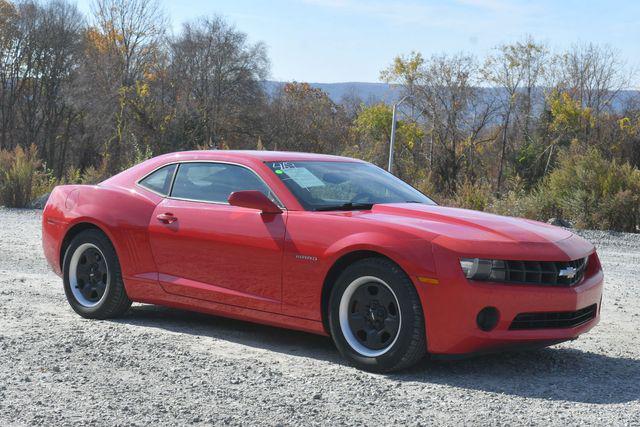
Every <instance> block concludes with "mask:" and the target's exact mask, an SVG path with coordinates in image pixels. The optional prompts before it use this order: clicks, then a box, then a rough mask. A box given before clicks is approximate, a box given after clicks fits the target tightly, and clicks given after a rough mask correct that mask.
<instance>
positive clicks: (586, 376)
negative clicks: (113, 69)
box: [0, 209, 640, 425]
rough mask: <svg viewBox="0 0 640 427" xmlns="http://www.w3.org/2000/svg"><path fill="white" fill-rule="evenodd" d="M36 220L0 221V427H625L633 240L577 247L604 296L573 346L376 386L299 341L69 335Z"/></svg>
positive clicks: (631, 382)
mask: <svg viewBox="0 0 640 427" xmlns="http://www.w3.org/2000/svg"><path fill="white" fill-rule="evenodd" d="M40 217H41V214H40V212H38V211H31V210H8V209H0V220H1V229H0V425H22V424H47V425H70V424H99V425H103V424H105V425H114V424H119V425H131V424H134V425H149V424H163V425H164V424H189V423H195V424H200V423H202V424H232V425H236V424H252V425H253V424H260V425H263V424H266V425H274V424H284V425H292V424H304V425H309V424H322V425H328V424H331V425H336V424H347V425H351V424H357V425H362V424H366V425H374V424H384V425H389V424H409V425H418V424H423V425H424V424H431V423H437V424H443V425H460V424H465V425H466V424H536V425H537V424H543V425H546V424H554V425H556V424H563V425H566V424H569V425H575V424H587V425H596V424H605V425H640V339H639V332H638V329H639V328H638V326H640V283H639V282H638V279H637V276H638V275H637V273H638V270H639V269H640V267H639V266H640V236H637V235H631V234H620V233H606V232H581V234H582V235H583V236H585V237H587V238H588V239H590V240H591V241H593V242H594V243H595V244H596V246H597V247H598V249H599V253H600V257H601V259H602V262H603V265H604V269H605V275H606V290H605V298H604V305H603V309H602V320H601V322H600V325H599V326H597V327H596V328H595V329H594V330H593V331H591V332H590V333H588V334H586V335H583V336H582V337H581V338H580V339H578V340H577V341H574V342H570V343H564V344H560V345H557V346H554V347H552V348H549V349H544V350H539V351H535V352H529V353H508V354H499V355H492V356H485V357H482V358H477V359H471V360H465V361H455V362H429V361H425V362H424V363H422V364H421V365H420V366H418V367H416V368H414V369H412V370H410V371H408V372H403V373H400V374H393V375H376V374H369V373H366V372H361V371H358V370H356V369H354V368H351V367H348V366H346V365H344V364H343V362H342V360H341V358H340V356H339V355H338V353H337V351H336V350H335V349H334V347H333V345H332V344H331V341H330V340H329V339H327V338H324V337H318V336H314V335H309V334H304V333H298V332H291V331H287V330H282V329H276V328H271V327H265V326H258V325H253V324H249V323H244V322H239V321H233V320H227V319H222V318H217V317H210V316H204V315H198V314H192V313H188V312H184V311H179V310H173V309H165V308H160V307H155V306H148V305H134V306H133V308H132V309H131V311H130V312H129V314H128V315H127V316H126V317H124V318H123V319H119V320H116V321H91V320H84V319H82V318H80V317H79V316H77V315H76V314H74V313H73V312H72V310H71V308H70V307H69V306H68V305H67V303H66V301H65V297H64V292H63V290H62V286H61V281H60V279H59V278H58V277H57V276H55V275H54V274H53V273H52V272H50V271H49V270H48V268H47V265H46V262H45V260H44V258H43V255H42V250H41V247H40Z"/></svg>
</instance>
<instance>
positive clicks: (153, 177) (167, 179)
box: [140, 164, 176, 196]
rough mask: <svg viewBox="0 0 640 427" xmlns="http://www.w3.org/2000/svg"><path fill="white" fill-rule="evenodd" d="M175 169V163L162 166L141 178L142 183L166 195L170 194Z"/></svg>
mask: <svg viewBox="0 0 640 427" xmlns="http://www.w3.org/2000/svg"><path fill="white" fill-rule="evenodd" d="M174 170H176V165H175V164H173V165H167V166H165V167H163V168H160V169H158V170H157V171H155V172H153V173H152V174H150V175H147V177H146V178H144V179H143V180H141V181H140V185H142V186H143V187H145V188H148V189H149V190H151V191H155V192H156V193H160V194H162V195H163V196H166V195H168V194H169V190H170V189H171V180H172V179H173V171H174Z"/></svg>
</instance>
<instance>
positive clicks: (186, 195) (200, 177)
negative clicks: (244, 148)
mask: <svg viewBox="0 0 640 427" xmlns="http://www.w3.org/2000/svg"><path fill="white" fill-rule="evenodd" d="M242 190H258V191H262V192H263V193H264V194H265V195H267V196H268V197H270V191H269V189H268V188H267V186H266V185H265V184H264V183H263V182H262V181H261V180H260V179H259V178H258V177H257V176H256V175H255V174H254V173H253V172H251V171H250V170H248V169H247V168H244V167H242V166H236V165H229V164H225V163H182V164H180V167H179V168H178V173H177V175H176V179H175V182H174V183H173V190H172V191H171V196H172V197H177V198H180V199H189V200H201V201H205V202H218V203H227V199H228V198H229V195H230V194H231V193H233V192H234V191H242Z"/></svg>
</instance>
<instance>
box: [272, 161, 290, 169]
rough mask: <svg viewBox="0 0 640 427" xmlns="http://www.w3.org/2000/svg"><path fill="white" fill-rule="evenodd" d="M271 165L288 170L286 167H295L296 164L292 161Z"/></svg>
mask: <svg viewBox="0 0 640 427" xmlns="http://www.w3.org/2000/svg"><path fill="white" fill-rule="evenodd" d="M271 167H272V168H274V169H280V170H286V169H295V167H296V165H295V164H294V163H291V162H279V163H273V164H272V165H271Z"/></svg>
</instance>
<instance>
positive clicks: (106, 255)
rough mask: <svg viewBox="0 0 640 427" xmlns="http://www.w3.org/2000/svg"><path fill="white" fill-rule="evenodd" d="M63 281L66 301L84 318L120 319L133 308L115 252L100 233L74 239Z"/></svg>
mask: <svg viewBox="0 0 640 427" xmlns="http://www.w3.org/2000/svg"><path fill="white" fill-rule="evenodd" d="M63 281H64V292H65V294H66V296H67V301H68V302H69V304H70V305H71V308H73V310H74V311H75V312H76V313H78V314H79V315H80V316H82V317H84V318H87V319H109V318H114V317H118V316H121V315H123V314H124V313H125V312H126V311H127V310H128V309H129V307H130V306H131V300H130V299H129V297H128V296H127V292H126V291H125V288H124V282H123V281H122V272H121V270H120V263H119V261H118V256H117V255H116V251H115V249H114V248H113V245H112V244H111V242H110V241H109V239H108V238H107V236H105V234H104V233H102V232H101V231H99V230H93V229H92V230H86V231H83V232H81V233H80V234H78V235H77V236H76V237H74V238H73V240H72V241H71V243H70V244H69V247H68V248H67V250H66V252H65V255H64V262H63Z"/></svg>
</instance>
